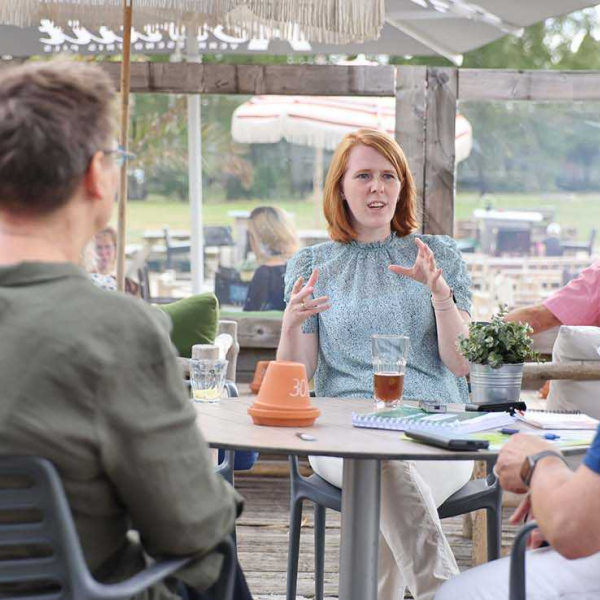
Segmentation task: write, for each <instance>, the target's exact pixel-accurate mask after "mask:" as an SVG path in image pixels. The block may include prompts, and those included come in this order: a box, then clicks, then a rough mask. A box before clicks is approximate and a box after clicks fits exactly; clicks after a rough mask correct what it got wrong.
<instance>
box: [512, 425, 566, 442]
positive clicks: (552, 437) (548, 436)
mask: <svg viewBox="0 0 600 600" xmlns="http://www.w3.org/2000/svg"><path fill="white" fill-rule="evenodd" d="M500 433H504V434H505V435H514V434H515V433H530V434H532V435H537V434H536V433H534V432H529V431H520V430H519V429H513V428H512V427H503V428H502V429H501V430H500ZM540 437H543V438H544V439H546V440H558V439H560V435H556V434H555V433H544V434H542V435H541V436H540Z"/></svg>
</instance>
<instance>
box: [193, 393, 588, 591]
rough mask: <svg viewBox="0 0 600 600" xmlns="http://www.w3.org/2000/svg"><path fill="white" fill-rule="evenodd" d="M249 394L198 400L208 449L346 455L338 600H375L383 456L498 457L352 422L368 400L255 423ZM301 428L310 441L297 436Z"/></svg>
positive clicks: (339, 401)
mask: <svg viewBox="0 0 600 600" xmlns="http://www.w3.org/2000/svg"><path fill="white" fill-rule="evenodd" d="M254 399H255V397H250V396H247V397H243V396H242V397H240V398H224V399H223V400H222V401H221V402H220V403H218V404H196V407H197V412H198V423H199V426H200V428H201V430H202V434H203V435H204V437H205V438H206V440H207V442H208V443H209V445H210V446H212V447H218V448H224V449H231V450H258V451H265V452H267V451H268V452H276V453H282V454H288V455H299V456H306V455H309V454H311V455H322V456H338V457H342V458H344V473H343V480H344V487H343V490H342V506H343V510H342V534H341V535H342V538H341V551H340V591H339V597H340V598H344V600H376V599H377V557H378V548H379V501H380V481H381V464H380V461H381V460H385V459H396V460H397V459H404V460H486V461H488V462H494V461H495V457H496V455H497V452H496V451H487V450H480V451H475V452H473V451H471V452H455V451H449V450H443V449H441V448H435V447H432V446H427V445H425V444H420V443H417V442H413V441H409V440H406V439H402V435H401V433H400V432H398V431H384V430H379V429H364V428H359V427H353V426H352V423H351V415H352V412H360V413H366V412H371V411H372V410H373V401H372V400H366V399H356V398H312V400H313V403H314V404H315V405H316V406H317V407H318V408H320V409H321V416H320V417H319V418H318V419H317V421H316V423H315V424H314V425H313V426H312V427H264V426H258V425H254V423H253V422H252V419H251V418H250V416H249V415H248V408H249V407H250V405H251V404H252V402H253V401H254ZM516 426H517V425H516ZM519 426H522V425H521V424H519ZM301 431H305V432H307V433H310V434H311V435H312V436H314V437H315V438H316V439H315V440H314V441H305V440H302V439H301V438H299V437H298V436H297V433H298V432H301ZM586 449H587V448H586V447H577V448H569V449H565V450H563V453H564V454H565V455H576V454H582V453H583V452H585V450H586Z"/></svg>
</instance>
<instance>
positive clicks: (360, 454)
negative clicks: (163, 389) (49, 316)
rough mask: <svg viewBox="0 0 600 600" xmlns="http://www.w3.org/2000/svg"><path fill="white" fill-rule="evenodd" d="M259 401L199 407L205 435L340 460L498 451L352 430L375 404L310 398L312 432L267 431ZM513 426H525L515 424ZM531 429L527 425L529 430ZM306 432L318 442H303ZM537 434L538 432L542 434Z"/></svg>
mask: <svg viewBox="0 0 600 600" xmlns="http://www.w3.org/2000/svg"><path fill="white" fill-rule="evenodd" d="M254 399H255V396H242V397H240V398H224V399H223V400H221V402H220V403H218V404H196V407H197V412H198V419H199V424H200V428H201V430H202V434H203V435H204V437H205V439H206V440H207V441H208V443H209V445H211V446H213V447H219V448H226V449H234V450H235V449H239V450H258V451H269V452H281V453H283V454H296V455H300V456H302V455H308V454H313V455H321V456H341V457H346V458H367V459H405V460H489V459H491V458H493V457H494V456H496V454H497V451H495V450H494V451H488V450H479V451H470V452H455V451H450V450H444V449H442V448H435V447H433V446H427V445H425V444H420V443H418V442H414V441H409V440H406V439H404V440H403V439H401V438H402V433H401V432H399V431H384V430H381V429H365V428H359V427H353V426H352V423H351V414H352V412H353V411H354V412H362V413H366V412H371V411H372V410H373V401H372V400H363V399H356V398H312V401H313V403H314V404H315V405H316V406H318V407H319V408H320V409H321V416H320V417H319V418H318V419H317V421H316V422H315V424H314V425H313V426H312V427H265V426H259V425H254V423H253V422H252V419H251V418H250V415H249V414H248V407H249V406H250V405H251V404H252V402H254ZM515 427H523V425H522V424H518V425H517V424H515ZM525 427H527V426H525ZM299 431H304V432H306V433H310V434H311V435H313V436H314V437H315V438H316V440H315V441H312V442H310V441H304V440H301V439H300V438H299V437H298V436H297V435H296V433H297V432H299ZM538 431H539V430H538ZM586 449H587V448H585V447H577V448H568V449H563V450H562V451H563V454H566V455H569V454H583V453H584V452H585V451H586Z"/></svg>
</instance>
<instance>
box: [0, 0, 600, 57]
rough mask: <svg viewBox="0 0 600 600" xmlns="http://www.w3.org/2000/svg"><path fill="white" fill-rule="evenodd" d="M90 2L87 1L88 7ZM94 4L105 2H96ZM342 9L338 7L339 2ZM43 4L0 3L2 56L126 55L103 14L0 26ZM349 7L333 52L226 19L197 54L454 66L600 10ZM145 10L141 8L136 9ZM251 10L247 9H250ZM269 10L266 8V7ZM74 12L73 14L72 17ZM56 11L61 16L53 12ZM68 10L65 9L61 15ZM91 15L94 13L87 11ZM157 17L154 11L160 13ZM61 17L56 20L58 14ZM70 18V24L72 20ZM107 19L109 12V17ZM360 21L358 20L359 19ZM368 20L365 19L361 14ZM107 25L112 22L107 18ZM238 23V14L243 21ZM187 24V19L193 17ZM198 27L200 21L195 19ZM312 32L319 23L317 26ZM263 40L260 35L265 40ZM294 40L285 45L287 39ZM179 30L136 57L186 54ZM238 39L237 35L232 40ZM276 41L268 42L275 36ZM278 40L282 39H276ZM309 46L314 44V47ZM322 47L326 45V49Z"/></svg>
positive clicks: (398, 4) (144, 42)
mask: <svg viewBox="0 0 600 600" xmlns="http://www.w3.org/2000/svg"><path fill="white" fill-rule="evenodd" d="M90 1H91V0H86V2H90ZM95 1H96V4H97V3H98V1H99V0H95ZM171 1H173V2H174V1H175V0H136V9H137V8H140V9H143V10H136V15H139V17H138V25H142V24H143V23H144V22H147V20H146V21H144V18H143V16H144V11H148V10H149V6H152V5H155V6H159V5H161V4H162V5H164V4H165V3H168V2H171ZM176 1H177V2H179V3H182V4H183V5H191V4H192V3H195V4H196V6H202V5H207V1H206V0H176ZM336 1H338V2H339V0H336ZM39 2H40V0H0V23H2V25H0V55H10V56H31V55H32V54H44V53H53V52H77V53H97V52H102V53H109V54H110V53H117V54H118V53H120V52H121V48H120V41H121V39H120V35H121V34H120V31H119V29H118V28H116V29H115V30H114V31H110V30H107V29H106V28H101V30H100V31H99V30H98V29H97V28H96V27H94V24H97V23H98V22H101V23H103V24H104V25H109V24H110V22H111V21H112V22H113V23H114V20H115V19H114V18H113V19H108V20H104V21H102V20H101V19H102V15H101V14H94V17H95V18H94V19H93V20H91V21H90V20H87V19H85V20H82V21H80V22H79V23H78V24H77V26H75V27H73V26H72V25H73V23H72V22H71V23H70V24H67V23H61V26H62V27H63V29H62V30H61V29H59V28H57V27H56V26H53V25H52V24H48V23H43V24H41V25H40V31H37V29H36V27H28V28H18V27H9V26H5V25H4V23H15V22H20V23H22V22H23V21H22V20H20V21H17V20H16V19H15V18H14V17H13V18H12V19H8V20H4V21H3V20H2V16H3V6H4V5H7V4H8V5H11V6H12V7H14V8H13V9H12V10H14V11H15V12H16V11H18V14H19V15H23V14H24V11H25V9H26V7H27V6H29V5H31V4H32V3H39ZM104 2H105V3H106V4H107V5H110V4H113V5H115V4H116V5H118V4H120V3H121V2H122V0H104ZM333 2H334V0H327V2H326V0H319V3H320V4H319V6H320V11H317V12H320V14H321V15H325V14H326V12H327V11H326V9H325V7H326V6H327V5H331V3H333ZM55 3H58V4H60V3H65V4H66V5H69V4H70V5H71V6H70V9H71V8H73V4H79V3H82V4H84V2H83V1H82V0H52V4H55ZM226 4H227V5H228V7H229V8H232V7H233V6H235V5H236V4H239V2H238V0H228V1H227V2H225V0H222V3H221V6H222V7H225V6H226ZM287 4H289V5H290V6H291V5H293V4H297V5H298V6H300V5H301V4H303V3H302V2H299V1H297V0H296V1H295V2H294V0H270V1H269V2H264V1H263V2H259V0H254V5H256V6H260V7H262V8H263V9H264V10H267V8H268V7H269V6H271V7H272V8H278V10H279V12H276V13H273V14H278V15H279V16H281V15H282V14H283V8H284V5H287ZM351 4H357V5H358V6H360V7H361V10H364V11H365V16H363V17H360V18H358V17H356V15H355V16H354V17H353V18H352V19H350V20H348V18H347V17H344V18H343V17H341V16H340V22H339V23H336V26H337V27H338V30H339V31H342V30H343V31H344V33H334V34H332V36H333V37H334V38H335V39H337V40H338V41H341V39H342V38H343V36H344V35H346V36H347V37H346V39H348V40H350V41H349V42H348V43H344V44H341V45H334V44H330V43H326V42H327V41H330V40H331V39H332V37H328V36H327V35H322V36H321V35H319V34H318V32H315V31H314V30H313V29H312V28H311V27H304V26H303V25H302V24H301V23H299V24H298V27H297V28H294V29H293V31H291V32H289V31H288V32H286V31H284V30H283V29H281V30H278V31H277V32H273V31H272V30H271V31H269V29H268V28H263V29H261V24H260V23H261V21H260V20H258V21H254V23H258V24H257V25H256V26H254V27H246V29H245V31H246V32H247V33H248V35H247V36H244V35H242V33H241V31H242V29H238V31H237V33H235V34H233V32H232V31H231V30H230V31H225V29H224V28H223V27H222V26H221V25H223V24H225V21H226V20H223V21H222V22H221V25H218V26H216V27H214V28H211V27H208V28H206V29H204V30H203V31H202V34H201V35H199V36H198V40H197V44H198V48H197V50H198V51H199V52H200V53H201V54H202V53H207V52H210V53H214V52H218V53H222V54H250V55H251V54H284V55H285V54H352V55H353V54H390V55H393V56H431V55H435V54H440V55H442V56H445V57H446V58H448V59H449V60H451V61H453V62H454V63H456V64H460V62H461V60H462V54H463V53H465V52H468V51H470V50H474V49H475V48H479V47H480V46H483V45H485V44H487V43H489V42H492V41H494V40H496V39H498V38H501V37H502V36H504V35H506V34H516V35H520V34H521V32H522V28H523V27H526V26H527V25H532V24H533V23H537V22H539V21H543V20H544V19H547V18H549V17H555V16H560V15H565V14H569V13H571V12H573V11H576V10H580V9H582V8H587V7H590V6H594V5H596V4H597V0H596V1H595V2H590V0H525V1H523V0H474V1H466V0H386V1H385V15H381V13H380V8H381V6H382V1H381V0H376V1H373V0H371V1H367V0H352V3H351V2H350V1H349V0H345V1H344V2H343V3H342V2H340V3H339V6H340V7H343V8H344V9H348V12H347V13H346V12H344V10H342V9H341V8H340V13H343V14H345V15H347V14H350V12H349V10H350V7H351ZM138 5H139V6H138ZM247 6H248V4H246V7H247ZM265 7H267V8H265ZM70 9H69V10H70ZM53 10H55V11H56V10H57V8H56V7H53ZM63 10H65V11H66V9H63ZM88 10H90V9H89V8H88ZM154 10H156V9H154ZM232 13H233V15H232V14H230V15H229V22H231V20H232V19H233V16H234V15H235V14H237V13H235V11H232ZM55 14H56V13H55ZM66 14H69V15H70V16H71V17H72V16H73V14H72V13H66ZM103 14H106V13H103ZM353 14H355V13H353ZM361 14H362V13H361ZM106 16H107V18H108V17H110V15H106ZM238 17H239V15H238ZM187 18H189V15H187ZM379 19H382V20H383V27H382V28H381V32H380V33H381V35H380V36H379V37H378V39H371V40H369V39H366V38H367V36H366V35H365V32H366V30H367V29H370V30H371V31H376V30H378V27H380V26H381V23H379ZM196 21H198V18H196ZM363 21H365V22H367V21H368V23H369V25H368V26H367V25H365V26H364V27H363V29H364V30H365V32H363V33H362V34H360V33H359V32H358V31H356V32H355V35H352V34H351V33H348V32H351V30H352V28H353V27H358V25H356V24H359V23H361V22H363ZM206 22H207V23H210V22H214V19H213V20H212V21H211V20H210V19H207V20H206ZM312 23H313V25H315V26H316V25H317V22H314V21H312ZM261 32H262V33H263V34H264V35H260V33H261ZM286 33H291V34H293V35H292V36H289V37H288V38H287V40H286V37H285V35H284V34H286ZM172 34H173V28H169V27H167V28H166V29H161V30H158V29H155V30H154V31H152V32H148V31H143V30H142V29H141V28H139V27H138V31H137V32H136V34H135V35H134V39H135V40H136V41H135V42H134V51H138V52H151V53H169V52H173V50H174V49H175V48H179V49H183V48H185V47H186V43H185V40H184V39H182V37H181V36H180V35H172ZM232 34H233V35H232ZM269 34H270V35H269ZM276 35H280V36H281V37H282V39H283V41H282V40H280V39H271V41H269V40H268V38H269V37H275V36H276ZM309 40H310V41H309ZM318 40H324V42H325V43H321V42H320V41H318Z"/></svg>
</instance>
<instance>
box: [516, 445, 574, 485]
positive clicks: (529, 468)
mask: <svg viewBox="0 0 600 600" xmlns="http://www.w3.org/2000/svg"><path fill="white" fill-rule="evenodd" d="M546 456H556V458H560V460H562V461H563V462H564V463H565V464H567V461H566V460H565V457H564V456H563V455H562V454H561V453H560V452H556V451H555V450H543V451H542V452H538V453H537V454H532V455H530V456H526V457H525V460H524V461H523V464H522V465H521V471H520V475H521V481H522V482H523V483H524V484H525V485H526V486H527V487H529V484H530V483H531V478H532V477H533V471H534V469H535V466H536V465H537V464H538V462H539V461H540V460H542V458H546Z"/></svg>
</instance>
